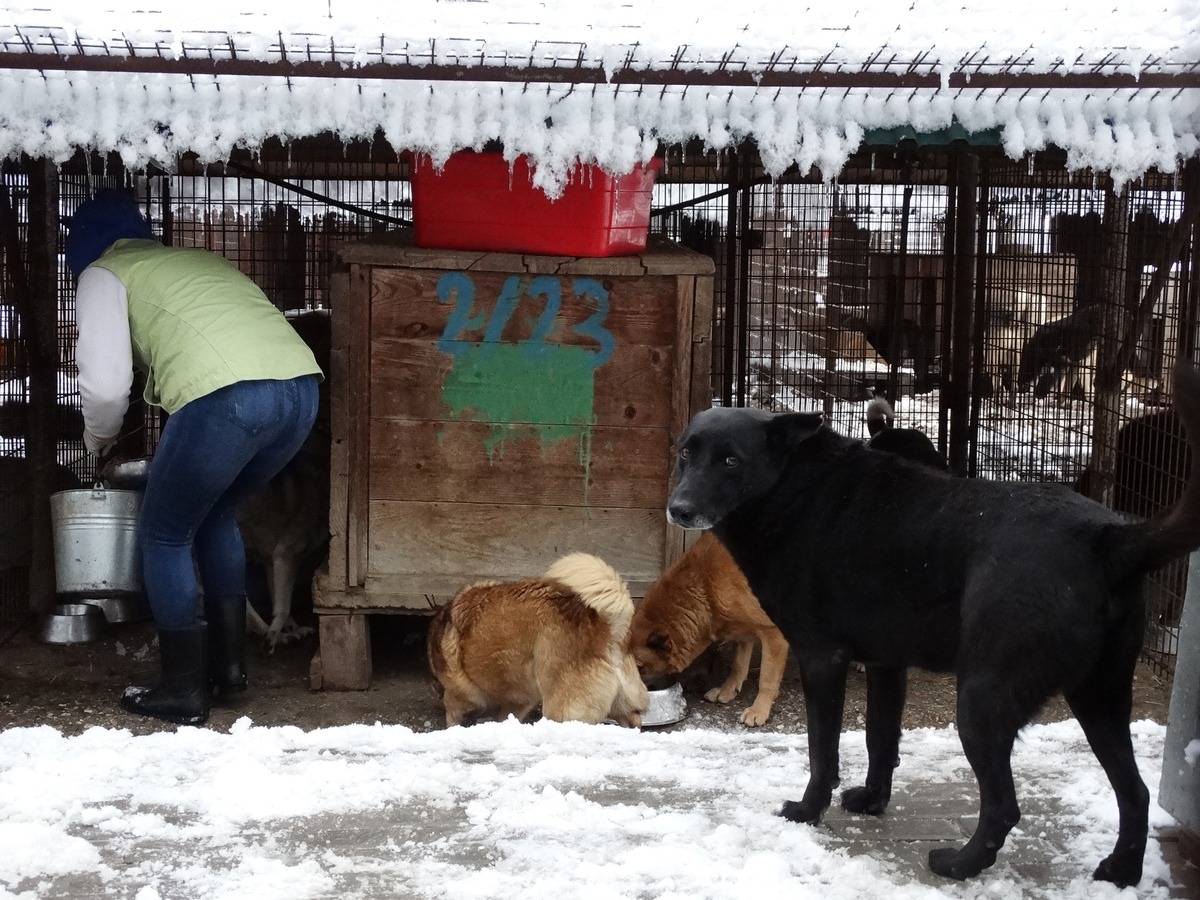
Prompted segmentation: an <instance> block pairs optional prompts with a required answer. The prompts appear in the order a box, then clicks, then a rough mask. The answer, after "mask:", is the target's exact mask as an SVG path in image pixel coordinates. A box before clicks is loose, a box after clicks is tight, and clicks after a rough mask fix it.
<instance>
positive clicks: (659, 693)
mask: <svg viewBox="0 0 1200 900" xmlns="http://www.w3.org/2000/svg"><path fill="white" fill-rule="evenodd" d="M646 692H647V695H648V696H649V698H650V703H649V705H647V707H646V714H645V715H644V716H642V727H643V728H646V727H647V726H649V727H651V728H653V727H655V726H658V725H674V724H675V723H676V722H682V721H683V720H684V719H685V718H686V717H687V701H686V700H685V699H683V685H682V684H680V683H679V682H678V681H671V682H664V683H658V682H651V683H649V684H647V685H646Z"/></svg>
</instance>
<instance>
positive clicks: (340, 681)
mask: <svg viewBox="0 0 1200 900" xmlns="http://www.w3.org/2000/svg"><path fill="white" fill-rule="evenodd" d="M317 623H318V634H319V638H320V645H321V649H320V654H321V658H320V662H319V664H318V665H319V668H318V671H317V672H311V671H310V677H312V678H313V681H314V682H315V681H319V682H320V687H321V690H326V691H363V690H366V689H367V688H368V687H370V685H371V634H370V630H369V628H368V626H367V617H366V616H365V615H363V614H361V613H348V614H345V615H322V616H318V617H317Z"/></svg>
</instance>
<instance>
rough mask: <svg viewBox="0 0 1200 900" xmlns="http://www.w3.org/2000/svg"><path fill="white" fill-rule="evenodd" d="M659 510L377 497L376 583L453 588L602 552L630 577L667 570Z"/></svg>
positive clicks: (404, 589)
mask: <svg viewBox="0 0 1200 900" xmlns="http://www.w3.org/2000/svg"><path fill="white" fill-rule="evenodd" d="M662 517H663V512H662V509H661V508H657V509H615V508H601V507H592V508H587V509H585V508H582V507H556V506H532V505H528V506H518V505H502V504H496V503H419V502H407V501H394V500H388V501H383V500H378V501H374V502H372V503H371V554H370V559H371V571H370V578H369V582H368V583H370V584H371V585H372V586H373V588H374V587H378V588H380V589H383V590H386V591H393V592H396V593H413V594H421V593H430V594H438V593H444V592H446V590H447V586H449V590H450V592H451V593H453V591H455V590H458V588H459V587H462V585H464V584H468V583H470V582H472V581H475V580H478V579H480V578H497V579H501V580H508V579H512V578H525V577H528V576H530V575H534V574H537V573H539V572H543V571H545V570H546V568H547V567H548V566H549V565H550V563H552V562H553V561H554V560H556V559H558V557H560V556H562V555H563V554H565V553H571V552H574V551H584V552H587V553H594V554H596V555H597V556H599V557H601V558H602V559H604V560H605V561H606V562H607V563H608V564H609V565H611V566H612V567H613V568H614V569H616V570H617V571H618V572H620V573H621V575H622V576H623V577H624V578H626V579H629V580H640V581H653V580H654V579H655V578H657V577H658V575H659V574H660V573H661V571H662Z"/></svg>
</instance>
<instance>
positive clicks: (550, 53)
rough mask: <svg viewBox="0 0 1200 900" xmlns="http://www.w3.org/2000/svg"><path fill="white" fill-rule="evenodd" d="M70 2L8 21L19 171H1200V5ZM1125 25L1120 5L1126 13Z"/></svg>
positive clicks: (1, 19) (2, 20)
mask: <svg viewBox="0 0 1200 900" xmlns="http://www.w3.org/2000/svg"><path fill="white" fill-rule="evenodd" d="M1111 2H1112V3H1113V8H1111V9H1110V8H1105V9H1104V10H1103V11H1100V10H1099V9H1098V8H1097V7H1096V6H1095V4H1094V2H1092V0H1063V2H1060V3H1059V4H1048V3H1045V2H1041V0H1007V2H998V0H983V2H971V0H967V2H964V0H905V2H900V3H897V2H894V0H857V2H856V3H854V4H847V3H844V2H836V3H835V2H810V3H808V4H807V5H805V4H801V3H795V2H794V0H783V2H781V0H750V2H747V3H742V4H737V5H732V6H731V5H730V4H728V3H726V2H724V0H721V2H717V0H685V2H681V0H624V2H622V0H590V2H588V3H558V2H548V0H406V2H405V3H403V4H395V5H391V4H388V5H385V4H380V3H377V2H374V0H290V2H287V3H273V4H265V8H263V9H260V10H247V9H246V8H245V7H244V5H243V4H242V3H240V2H239V3H234V2H231V0H206V2H204V3H194V2H189V3H171V2H163V3H160V4H158V6H159V7H161V8H159V9H156V10H150V9H147V8H146V4H145V3H119V2H106V0H59V2H54V3H53V4H50V5H48V6H46V7H41V8H34V7H24V6H16V5H10V6H6V7H4V8H2V9H0V69H2V70H6V71H4V74H3V76H2V77H0V126H2V127H0V156H14V155H16V154H18V153H26V154H29V155H33V156H48V157H50V158H52V159H54V160H56V161H63V160H65V159H67V158H69V157H70V156H71V155H73V153H74V152H75V151H76V150H78V149H94V150H99V151H102V152H108V151H116V152H118V153H119V154H120V155H121V157H122V158H123V160H124V161H125V162H126V164H128V165H131V166H139V165H144V164H146V163H148V162H156V163H158V164H160V165H165V166H168V167H170V166H171V165H172V164H173V161H174V159H175V158H176V157H177V156H178V155H179V154H181V153H183V152H187V151H191V152H194V153H196V154H197V155H198V156H199V157H200V158H201V160H203V161H218V160H223V159H226V158H228V156H229V154H230V152H231V150H232V149H233V148H234V147H237V146H248V147H250V148H254V147H256V146H258V145H260V144H261V143H262V142H263V141H264V140H266V139H267V138H269V137H279V138H282V139H285V140H286V139H288V138H294V137H304V136H309V135H314V134H319V133H322V132H335V133H337V134H339V135H341V136H342V137H343V138H345V139H348V140H349V139H357V138H371V137H373V136H374V135H375V134H376V133H378V132H382V134H383V135H384V136H385V137H386V138H387V139H388V141H389V142H390V143H391V144H392V145H393V146H394V147H396V148H398V149H408V150H415V151H418V152H422V153H428V154H430V155H431V156H432V157H433V158H434V160H435V161H436V162H441V161H444V160H445V159H446V157H447V156H449V154H450V153H451V152H453V151H454V150H457V149H462V148H465V147H480V146H482V145H483V144H484V143H485V142H487V141H490V140H499V141H501V142H503V144H504V147H505V152H506V154H508V155H509V156H510V157H511V156H515V155H517V154H520V153H523V154H527V155H529V156H531V157H533V159H534V161H535V162H536V163H537V164H538V175H537V179H538V181H539V183H541V184H542V185H543V186H544V187H546V188H547V189H549V190H550V191H551V192H552V193H553V192H554V191H556V190H557V189H558V188H560V187H561V185H562V184H563V182H564V179H565V178H566V176H567V173H568V172H569V171H570V169H571V168H572V166H573V164H574V163H575V162H577V161H582V162H590V163H597V164H599V165H601V166H602V167H604V168H606V169H608V170H610V171H613V172H621V171H627V170H629V169H630V168H631V167H632V166H633V165H634V163H636V162H638V161H644V160H645V159H647V158H648V157H649V156H651V155H652V154H653V153H654V152H655V150H656V149H657V148H658V147H660V146H661V145H663V144H672V143H678V142H683V141H688V140H693V139H698V140H700V141H702V142H703V143H704V144H706V145H707V146H708V147H710V148H713V149H718V150H719V149H722V148H725V147H727V146H730V145H732V144H735V143H738V142H740V141H742V140H745V139H751V140H753V141H755V143H756V144H757V145H758V147H759V150H760V153H761V155H762V159H763V163H764V165H765V167H766V170H767V172H768V174H771V175H779V174H781V173H782V172H783V171H784V170H786V169H787V168H788V167H789V166H792V165H797V166H799V168H800V170H801V171H804V172H807V171H808V170H809V169H811V168H812V167H814V166H816V167H817V168H818V169H819V171H820V172H821V174H822V175H824V176H825V177H833V176H835V175H837V173H838V172H839V171H840V169H841V168H842V167H843V166H844V164H845V162H846V160H847V159H848V158H849V156H850V154H851V153H853V152H854V150H855V149H856V148H857V147H858V146H859V145H860V144H861V142H862V140H863V137H864V134H865V133H866V132H867V131H868V130H871V129H886V128H896V127H901V126H907V127H911V128H914V129H916V130H918V131H937V130H940V129H943V128H947V127H949V126H950V125H951V124H952V123H958V124H959V125H961V126H963V127H964V128H965V129H966V130H967V131H969V132H977V131H981V130H986V129H999V130H1000V131H1001V134H1002V140H1003V145H1004V148H1005V150H1006V151H1007V152H1008V154H1009V155H1010V156H1013V157H1014V158H1017V157H1020V156H1022V155H1023V154H1025V153H1026V152H1028V151H1034V150H1039V149H1042V148H1044V147H1046V146H1048V145H1051V144H1053V145H1057V146H1059V147H1062V148H1064V149H1065V150H1066V151H1067V153H1068V165H1069V166H1070V167H1072V168H1084V167H1091V168H1094V169H1097V170H1102V171H1110V172H1111V173H1112V174H1113V176H1114V178H1115V179H1116V180H1117V181H1118V182H1122V181H1124V180H1126V179H1128V178H1133V177H1136V176H1137V175H1139V174H1141V173H1143V172H1145V171H1146V170H1148V169H1150V168H1158V169H1161V170H1165V171H1171V170H1173V169H1175V168H1176V167H1177V166H1178V164H1179V162H1180V160H1182V159H1186V158H1188V157H1191V156H1195V155H1197V153H1198V152H1200V0H1151V2H1147V0H1111ZM1107 6H1108V4H1106V7H1107Z"/></svg>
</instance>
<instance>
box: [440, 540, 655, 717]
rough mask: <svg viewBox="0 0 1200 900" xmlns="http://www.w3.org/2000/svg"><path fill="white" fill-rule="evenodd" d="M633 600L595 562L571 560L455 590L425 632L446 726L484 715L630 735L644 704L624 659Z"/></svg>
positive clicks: (628, 657) (580, 557)
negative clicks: (540, 572)
mask: <svg viewBox="0 0 1200 900" xmlns="http://www.w3.org/2000/svg"><path fill="white" fill-rule="evenodd" d="M632 615H633V601H632V600H631V599H630V596H629V589H628V588H627V587H626V586H625V582H624V581H623V580H622V579H621V577H620V576H619V575H618V574H617V573H616V572H615V571H614V570H613V569H612V568H611V567H610V566H608V565H607V564H606V563H605V562H604V561H603V560H601V559H599V558H597V557H595V556H591V555H590V554H586V553H573V554H570V555H569V556H565V557H563V558H562V559H560V560H558V561H557V562H556V563H554V565H552V566H551V567H550V569H549V571H547V573H546V575H545V576H543V577H542V578H529V579H525V580H522V581H511V582H494V581H493V582H480V583H478V584H474V585H471V586H470V587H467V588H464V589H463V590H461V591H459V593H458V594H457V595H456V596H455V597H454V599H453V600H451V601H450V603H449V604H447V605H446V606H444V607H442V609H440V610H438V612H437V613H436V614H435V615H434V617H433V620H432V621H431V622H430V625H429V638H428V649H429V664H430V668H431V669H432V670H433V674H434V677H436V678H437V680H438V681H439V682H440V683H441V685H442V689H443V697H442V699H443V703H444V705H445V707H446V724H447V725H458V724H461V723H462V722H463V720H464V719H466V718H467V717H468V716H471V715H474V714H477V713H487V712H492V713H494V714H495V716H496V718H497V719H504V718H507V717H508V716H510V715H511V716H516V717H517V719H519V720H524V719H525V718H526V717H527V716H528V715H529V714H530V713H532V712H533V710H534V709H535V708H536V707H537V706H538V705H539V704H540V705H541V708H542V715H543V716H544V717H545V718H547V719H553V720H555V721H559V722H563V721H579V722H601V721H603V720H604V719H606V718H612V719H615V720H616V721H617V722H619V723H620V724H622V725H627V726H629V727H633V728H636V727H637V726H638V725H640V724H641V719H642V714H643V713H644V712H645V711H646V706H647V703H648V698H647V694H646V686H645V684H643V683H642V680H641V677H640V676H639V675H638V671H637V664H636V663H635V662H634V659H633V656H632V654H631V653H630V652H629V621H630V618H631V617H632Z"/></svg>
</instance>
